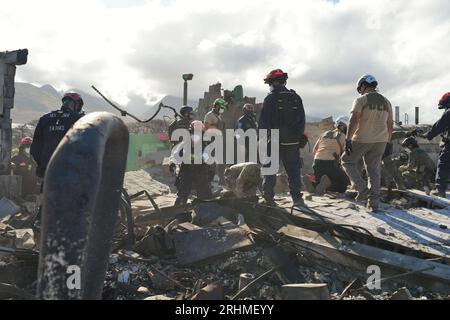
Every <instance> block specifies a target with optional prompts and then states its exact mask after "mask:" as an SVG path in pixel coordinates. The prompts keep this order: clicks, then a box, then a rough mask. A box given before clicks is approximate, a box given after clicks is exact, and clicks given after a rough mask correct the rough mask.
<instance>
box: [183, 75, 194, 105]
mask: <svg viewBox="0 0 450 320" xmlns="http://www.w3.org/2000/svg"><path fill="white" fill-rule="evenodd" d="M193 78H194V75H193V74H192V73H187V74H183V80H184V90H183V105H184V106H186V105H187V100H188V99H187V96H188V81H190V80H192V79H193Z"/></svg>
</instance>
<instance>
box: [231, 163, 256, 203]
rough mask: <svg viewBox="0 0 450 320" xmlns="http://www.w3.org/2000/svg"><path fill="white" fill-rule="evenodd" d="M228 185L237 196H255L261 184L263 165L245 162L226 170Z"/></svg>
mask: <svg viewBox="0 0 450 320" xmlns="http://www.w3.org/2000/svg"><path fill="white" fill-rule="evenodd" d="M225 182H226V186H227V187H228V188H229V189H230V190H231V191H232V192H233V194H234V197H236V198H255V197H256V191H257V190H258V187H259V186H260V184H261V167H260V165H259V164H257V163H253V162H244V163H239V164H235V165H233V166H231V167H229V168H227V169H226V170H225Z"/></svg>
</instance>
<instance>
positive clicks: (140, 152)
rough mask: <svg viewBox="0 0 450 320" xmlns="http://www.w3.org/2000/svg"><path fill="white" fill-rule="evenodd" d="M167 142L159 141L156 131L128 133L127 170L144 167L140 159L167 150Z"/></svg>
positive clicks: (168, 145)
mask: <svg viewBox="0 0 450 320" xmlns="http://www.w3.org/2000/svg"><path fill="white" fill-rule="evenodd" d="M169 147H170V144H169V143H168V142H163V141H160V140H159V139H158V137H157V135H156V133H146V134H134V133H130V144H129V147H128V158H127V171H136V170H139V169H142V168H144V167H145V163H143V161H142V159H144V158H145V157H146V156H148V155H150V154H152V153H155V152H158V151H163V150H169Z"/></svg>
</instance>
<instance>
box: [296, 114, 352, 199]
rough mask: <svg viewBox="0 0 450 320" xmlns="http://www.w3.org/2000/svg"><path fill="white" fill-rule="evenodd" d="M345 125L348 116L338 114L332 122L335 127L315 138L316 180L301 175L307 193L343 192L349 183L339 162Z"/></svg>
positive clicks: (345, 129) (345, 130)
mask: <svg viewBox="0 0 450 320" xmlns="http://www.w3.org/2000/svg"><path fill="white" fill-rule="evenodd" d="M347 125H348V117H346V116H340V117H338V118H337V119H336V121H335V123H334V126H335V129H334V130H330V131H327V132H325V133H324V134H322V135H321V136H320V137H319V139H318V140H317V142H316V144H315V146H314V148H313V155H314V164H313V169H314V176H315V181H316V182H313V181H311V180H312V179H311V177H310V176H304V177H303V184H304V185H305V188H306V191H308V192H309V193H315V194H318V195H322V194H324V193H325V192H326V191H327V190H328V191H331V192H339V193H344V192H345V190H346V189H347V186H348V185H349V184H350V183H349V179H348V177H347V175H346V174H345V172H344V171H343V170H342V168H341V164H340V158H341V156H342V154H343V153H344V145H345V135H346V133H347Z"/></svg>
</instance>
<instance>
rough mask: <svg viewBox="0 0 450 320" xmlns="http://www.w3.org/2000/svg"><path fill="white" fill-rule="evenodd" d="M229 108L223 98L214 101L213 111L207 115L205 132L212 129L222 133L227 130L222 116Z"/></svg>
mask: <svg viewBox="0 0 450 320" xmlns="http://www.w3.org/2000/svg"><path fill="white" fill-rule="evenodd" d="M227 107H228V103H227V102H226V101H225V100H224V99H223V98H217V99H216V100H214V103H213V107H212V109H211V111H209V112H208V113H207V114H206V115H205V119H204V123H205V130H209V129H212V128H215V129H218V130H220V131H222V132H223V131H224V130H225V122H224V121H223V119H222V114H223V113H224V112H225V110H226V108H227Z"/></svg>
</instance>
